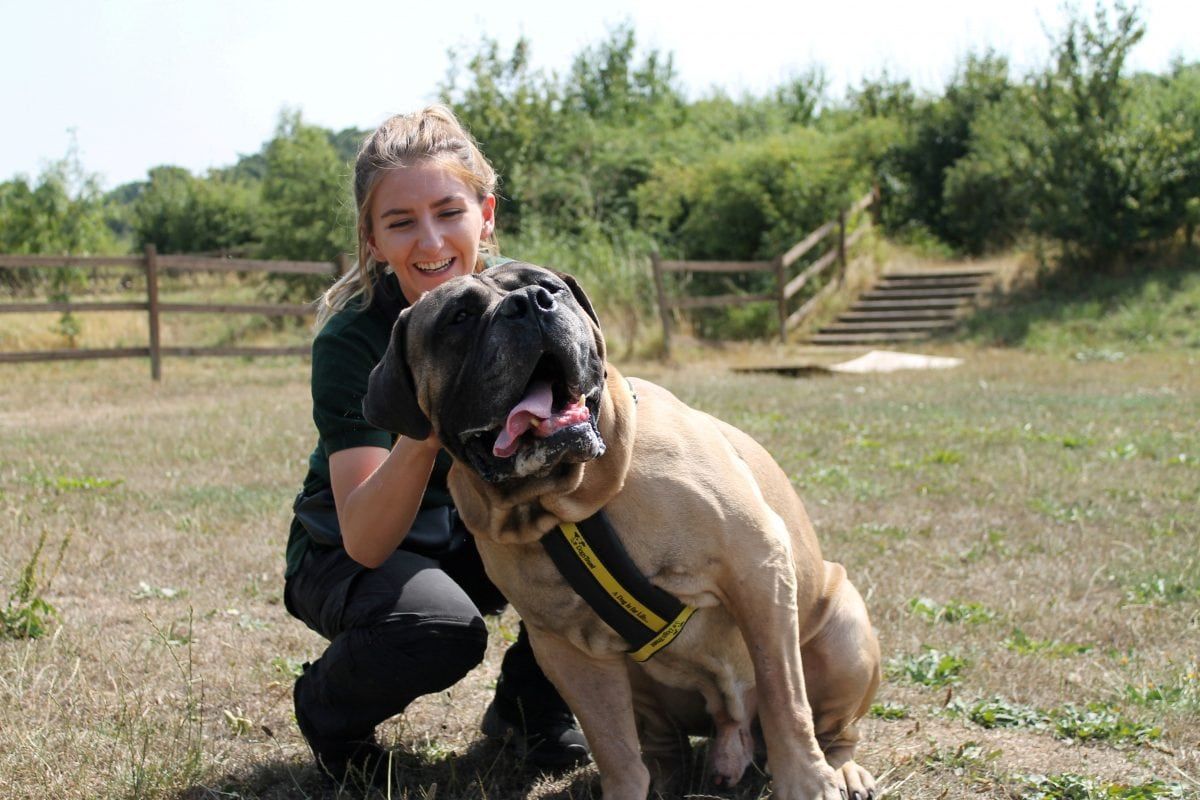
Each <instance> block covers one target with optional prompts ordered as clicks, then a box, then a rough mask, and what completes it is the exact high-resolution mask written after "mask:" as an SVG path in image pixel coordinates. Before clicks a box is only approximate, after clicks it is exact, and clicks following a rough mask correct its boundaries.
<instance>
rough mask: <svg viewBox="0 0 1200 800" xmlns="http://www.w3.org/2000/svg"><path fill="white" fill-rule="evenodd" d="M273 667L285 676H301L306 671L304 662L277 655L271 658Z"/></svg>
mask: <svg viewBox="0 0 1200 800" xmlns="http://www.w3.org/2000/svg"><path fill="white" fill-rule="evenodd" d="M271 668H272V669H274V670H275V671H276V672H278V673H279V674H281V675H283V676H284V677H285V678H299V677H300V675H301V674H303V672H304V663H303V662H302V661H300V660H299V659H295V658H288V657H286V656H275V657H274V658H272V659H271Z"/></svg>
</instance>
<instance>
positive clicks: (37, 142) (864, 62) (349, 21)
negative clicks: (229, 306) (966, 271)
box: [0, 0, 1200, 189]
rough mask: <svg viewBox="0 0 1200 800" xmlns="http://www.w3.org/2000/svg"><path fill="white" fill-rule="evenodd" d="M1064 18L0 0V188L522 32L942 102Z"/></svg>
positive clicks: (332, 106) (346, 100)
mask: <svg viewBox="0 0 1200 800" xmlns="http://www.w3.org/2000/svg"><path fill="white" fill-rule="evenodd" d="M1083 7H1084V8H1089V9H1090V8H1092V7H1093V6H1092V4H1091V3H1090V2H1085V3H1084V4H1083ZM1139 7H1140V9H1141V19H1142V20H1143V21H1144V23H1145V24H1146V27H1147V34H1146V37H1145V38H1144V39H1143V41H1142V42H1141V43H1140V44H1139V45H1138V47H1137V48H1136V49H1135V50H1134V52H1133V54H1132V58H1131V61H1132V66H1133V67H1134V68H1135V69H1143V70H1151V71H1162V70H1164V69H1166V68H1167V66H1168V65H1169V64H1170V62H1171V60H1172V59H1174V58H1183V59H1184V60H1186V61H1198V60H1200V36H1198V35H1197V31H1200V3H1197V2H1195V0H1143V2H1141V3H1140V4H1139ZM710 8H711V9H713V10H709V9H710ZM717 9H724V10H717ZM1065 18H1066V15H1065V11H1064V7H1063V6H1061V5H1056V4H1055V3H1054V2H1053V0H1051V2H1047V1H1046V0H909V2H907V3H892V2H889V3H883V2H861V1H860V0H841V2H836V3H817V2H811V1H810V2H797V0H737V1H736V2H733V3H727V4H726V3H721V4H717V3H698V2H695V0H691V1H690V2H682V1H681V0H641V1H640V2H638V0H603V2H598V3H588V4H582V3H569V2H561V0H560V1H559V2H550V1H548V0H509V2H507V3H496V2H480V1H479V0H450V2H441V3H439V2H428V1H427V0H422V2H417V3H414V2H410V0H388V1H387V2H379V1H378V0H363V1H362V2H355V1H354V0H333V1H330V0H321V1H318V0H58V1H57V2H36V0H0V31H2V38H3V40H4V46H3V47H0V109H2V110H3V122H2V123H0V181H2V180H7V179H9V178H12V177H15V176H17V175H24V176H26V177H27V178H29V179H31V180H32V179H36V177H37V176H38V174H40V173H41V172H42V171H43V170H44V169H45V168H46V166H47V165H48V164H49V163H51V162H53V161H55V160H57V159H61V158H63V157H64V156H65V155H66V154H67V153H68V152H69V150H70V149H71V147H72V146H74V147H76V148H77V152H78V155H79V158H80V160H81V162H82V165H83V167H84V169H85V170H86V171H88V172H89V173H93V174H95V175H97V176H98V177H99V179H100V182H101V185H102V186H103V187H104V188H106V189H111V188H114V187H115V186H118V185H120V184H122V183H125V182H128V181H133V180H141V179H144V178H145V176H146V171H147V170H148V169H150V168H151V167H154V166H158V165H161V164H174V165H178V166H183V167H186V168H187V169H189V170H191V171H192V172H194V173H196V174H204V172H205V171H207V170H208V169H210V168H214V167H222V166H228V165H231V164H233V163H234V162H235V161H236V160H237V158H238V156H239V155H243V154H250V153H254V152H257V151H258V150H259V149H260V148H261V147H262V145H263V143H264V142H266V141H267V140H269V139H270V138H271V137H272V135H273V133H274V131H275V127H276V124H277V123H278V120H279V116H280V112H281V111H283V110H285V109H290V110H299V111H300V112H301V114H302V116H303V118H304V119H305V120H306V121H308V122H310V123H314V124H317V125H321V126H324V127H327V128H331V129H334V130H340V129H343V128H348V127H356V128H372V127H374V126H375V125H377V124H378V123H379V122H380V121H382V120H383V119H384V118H385V117H387V116H388V115H390V114H392V113H396V112H404V111H412V110H415V109H418V108H420V107H422V106H424V105H426V104H428V103H429V102H431V101H434V100H435V99H436V97H437V91H438V87H439V85H440V84H441V83H442V82H443V81H444V80H445V78H446V76H447V74H448V71H449V70H451V69H452V68H453V66H454V64H455V63H457V62H461V61H464V60H465V58H466V56H469V55H470V54H471V53H473V52H475V51H476V50H477V48H478V47H479V44H480V42H481V41H483V40H484V38H485V37H486V38H490V39H493V40H495V41H497V42H498V43H499V44H500V47H501V52H502V53H505V54H508V53H510V52H511V49H512V46H513V44H514V43H515V42H516V41H517V40H518V38H520V37H522V36H523V37H525V38H526V39H527V40H528V41H529V43H530V48H531V53H532V61H533V65H534V66H535V67H536V68H539V69H542V70H544V71H545V72H547V73H555V72H557V73H559V74H562V73H564V72H565V71H566V70H567V69H568V68H569V67H570V64H571V62H572V60H573V59H574V57H575V56H576V55H578V54H579V53H581V52H582V51H584V50H585V49H587V48H590V47H594V46H596V45H597V44H599V43H600V42H602V41H603V40H604V39H605V38H606V36H607V34H608V33H609V32H610V31H612V30H613V29H614V28H616V27H617V26H619V25H622V24H630V25H631V26H632V27H633V30H634V32H635V35H636V39H637V42H638V46H639V52H640V53H645V52H648V51H649V50H650V49H654V50H657V51H659V52H660V53H664V54H668V53H669V54H671V55H672V56H673V58H674V64H675V68H676V71H677V74H678V76H679V79H680V82H681V84H682V86H683V87H684V88H685V90H686V91H687V93H688V95H689V97H692V98H696V97H700V96H703V95H705V94H707V93H711V92H712V91H714V90H716V89H719V90H722V91H724V92H726V93H728V94H730V95H733V96H739V95H741V94H742V93H745V92H750V93H754V94H761V93H764V92H766V91H769V90H770V89H772V88H774V87H776V86H779V85H780V84H782V83H784V82H785V81H787V80H788V79H789V78H791V77H796V76H798V75H800V74H802V73H803V72H805V71H806V70H808V69H810V68H812V67H814V66H818V67H820V68H822V69H823V70H824V72H825V74H826V76H827V77H828V79H829V81H830V87H831V93H832V94H833V95H834V96H835V97H841V96H843V95H844V93H845V91H846V88H847V87H849V86H856V85H858V84H859V83H860V82H861V81H862V80H863V79H864V78H868V77H878V76H879V75H880V74H881V73H882V72H883V71H884V70H886V71H887V73H888V74H889V75H890V76H891V77H894V78H907V79H909V80H911V81H912V82H913V84H914V85H915V86H917V87H918V88H920V89H924V90H927V91H931V92H936V91H940V90H941V89H942V88H943V87H944V86H945V84H946V83H947V82H948V81H949V80H950V79H951V78H952V77H953V75H954V72H955V68H956V66H957V65H958V64H960V63H961V61H962V59H963V58H964V56H965V55H966V54H968V53H979V52H983V51H984V50H985V49H987V48H992V49H994V50H996V51H997V52H999V53H1001V54H1003V55H1006V56H1008V58H1009V59H1010V62H1011V64H1012V65H1013V67H1014V74H1015V75H1016V76H1020V75H1022V74H1024V73H1025V72H1027V71H1030V70H1033V69H1037V68H1040V67H1042V66H1044V65H1046V64H1047V63H1048V62H1049V58H1050V41H1051V35H1052V34H1055V33H1057V32H1059V31H1061V30H1062V29H1063V21H1064V19H1065ZM451 51H454V52H457V53H458V58H457V59H455V58H454V57H452V56H451V54H450V53H451Z"/></svg>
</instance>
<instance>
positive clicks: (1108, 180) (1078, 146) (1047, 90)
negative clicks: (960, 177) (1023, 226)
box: [1018, 3, 1145, 264]
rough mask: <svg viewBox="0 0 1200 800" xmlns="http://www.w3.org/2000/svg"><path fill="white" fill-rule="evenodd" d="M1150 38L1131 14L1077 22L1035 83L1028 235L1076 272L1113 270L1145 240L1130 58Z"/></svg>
mask: <svg viewBox="0 0 1200 800" xmlns="http://www.w3.org/2000/svg"><path fill="white" fill-rule="evenodd" d="M1144 33H1145V27H1144V26H1143V25H1142V24H1141V22H1140V21H1139V20H1138V16H1137V12H1136V10H1134V9H1129V8H1126V7H1125V6H1124V5H1122V4H1119V3H1118V4H1117V6H1116V19H1115V20H1113V21H1110V20H1109V18H1108V14H1107V12H1106V11H1105V10H1104V8H1103V7H1099V8H1097V10H1096V12H1095V19H1094V21H1089V20H1087V19H1085V18H1083V17H1082V16H1079V15H1074V16H1072V18H1071V19H1070V20H1069V21H1068V23H1067V27H1066V30H1065V31H1064V32H1063V34H1062V38H1061V39H1060V40H1059V41H1058V42H1057V43H1056V44H1055V45H1054V64H1053V66H1052V67H1051V68H1050V69H1048V70H1047V71H1046V72H1044V73H1043V74H1041V75H1040V76H1037V77H1036V78H1035V80H1034V83H1033V92H1032V95H1031V98H1030V100H1031V105H1032V110H1033V112H1034V117H1035V121H1036V122H1037V123H1038V124H1036V125H1034V126H1032V127H1031V128H1029V129H1028V130H1026V131H1024V132H1022V133H1021V134H1020V138H1019V139H1018V141H1019V143H1020V144H1021V145H1023V146H1024V147H1025V148H1026V149H1027V150H1028V151H1029V152H1030V154H1031V157H1030V158H1029V166H1030V169H1031V172H1030V175H1029V181H1028V189H1029V201H1030V225H1031V227H1032V228H1033V230H1034V231H1035V232H1037V233H1042V234H1045V235H1048V236H1050V237H1052V238H1054V239H1057V240H1058V241H1059V242H1060V243H1061V244H1062V247H1063V252H1064V255H1065V256H1066V257H1067V261H1068V262H1071V263H1080V264H1082V263H1090V264H1116V263H1118V262H1119V261H1120V260H1121V258H1122V257H1124V256H1125V255H1128V254H1129V253H1130V252H1131V251H1132V249H1133V247H1134V246H1135V245H1136V243H1137V242H1138V240H1139V238H1140V237H1139V232H1138V213H1137V206H1138V202H1139V200H1138V197H1137V195H1138V194H1139V192H1138V186H1137V181H1136V180H1135V179H1134V175H1133V172H1132V170H1131V169H1130V167H1131V165H1133V164H1135V163H1136V162H1137V160H1138V150H1139V149H1140V148H1141V147H1142V146H1143V144H1145V143H1144V142H1143V141H1135V140H1134V138H1133V137H1131V136H1130V133H1131V132H1132V131H1131V127H1130V110H1131V106H1130V99H1131V84H1130V82H1129V81H1128V80H1126V79H1125V77H1124V75H1123V70H1124V67H1125V61H1126V58H1127V57H1128V55H1129V52H1130V51H1131V50H1132V49H1133V47H1134V45H1136V44H1137V43H1138V42H1139V41H1141V39H1142V36H1143V35H1144Z"/></svg>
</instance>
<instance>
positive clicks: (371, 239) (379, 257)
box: [367, 233, 387, 264]
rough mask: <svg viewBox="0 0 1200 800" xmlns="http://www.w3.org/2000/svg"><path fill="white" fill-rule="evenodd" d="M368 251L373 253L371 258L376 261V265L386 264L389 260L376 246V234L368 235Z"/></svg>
mask: <svg viewBox="0 0 1200 800" xmlns="http://www.w3.org/2000/svg"><path fill="white" fill-rule="evenodd" d="M367 249H368V250H370V251H371V258H373V259H375V263H376V264H386V263H387V259H386V258H384V257H383V254H382V253H380V252H379V246H378V245H376V244H375V234H373V233H368V234H367Z"/></svg>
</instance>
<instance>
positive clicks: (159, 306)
mask: <svg viewBox="0 0 1200 800" xmlns="http://www.w3.org/2000/svg"><path fill="white" fill-rule="evenodd" d="M139 265H140V267H141V269H142V270H143V271H144V272H145V275H146V299H145V300H144V301H143V300H136V301H129V302H116V301H108V302H75V301H66V302H49V303H29V302H25V303H0V314H13V313H25V314H29V313H45V312H63V313H72V314H74V313H77V312H102V311H144V312H146V314H147V317H148V321H149V341H148V343H147V346H146V347H116V348H107V349H98V348H93V349H69V350H37V351H27V352H3V351H0V363H14V362H29V361H73V360H82V359H97V358H149V359H150V375H151V377H152V378H153V379H154V380H160V379H161V378H162V358H163V356H275V355H306V354H307V353H308V352H309V348H308V347H307V346H283V347H164V346H163V345H162V343H161V338H160V335H159V334H160V323H159V320H160V317H161V315H163V314H196V313H204V314H260V315H264V316H274V317H303V316H307V315H309V314H312V313H313V311H314V308H313V306H312V304H310V303H303V304H287V303H272V304H234V303H164V302H162V301H161V300H159V296H158V294H159V291H158V290H159V276H160V273H161V272H162V271H163V270H171V271H172V272H176V273H179V272H266V273H276V274H291V275H327V276H331V277H337V276H338V275H340V274H342V273H344V272H345V269H346V265H347V262H346V259H345V257H342V258H341V259H339V260H338V261H336V262H332V263H331V262H324V261H259V260H250V259H230V258H211V257H205V256H192V255H159V254H158V253H157V252H156V251H155V248H154V246H153V245H148V246H147V247H146V249H145V252H143V253H142V255H141V256H136V255H131V256H26V255H0V269H64V268H73V267H74V268H99V267H129V266H139Z"/></svg>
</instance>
